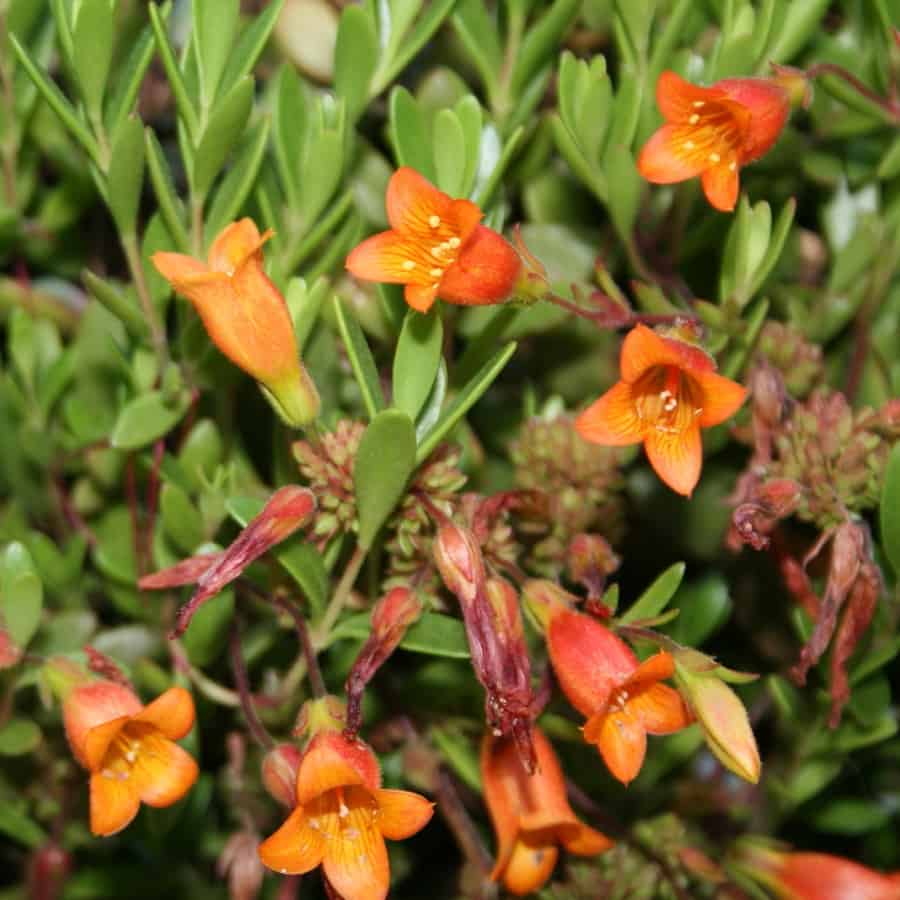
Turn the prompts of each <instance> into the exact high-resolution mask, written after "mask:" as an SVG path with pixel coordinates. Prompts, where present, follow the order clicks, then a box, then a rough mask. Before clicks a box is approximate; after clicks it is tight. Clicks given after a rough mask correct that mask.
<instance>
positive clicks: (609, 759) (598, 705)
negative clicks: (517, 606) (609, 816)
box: [524, 581, 692, 784]
mask: <svg viewBox="0 0 900 900" xmlns="http://www.w3.org/2000/svg"><path fill="white" fill-rule="evenodd" d="M524 596H525V602H526V603H527V604H528V607H529V610H530V611H531V613H532V615H533V616H534V618H535V619H536V620H537V622H538V623H539V625H540V626H541V627H543V629H544V633H545V638H546V640H547V650H548V652H549V654H550V662H551V664H552V666H553V671H554V672H555V673H556V678H557V680H558V681H559V685H560V687H561V688H562V690H563V693H564V694H565V695H566V697H567V698H568V700H569V702H570V703H571V704H572V706H574V707H575V709H577V710H578V711H579V712H580V713H581V714H582V715H583V716H585V717H586V718H587V722H586V723H585V725H584V728H583V729H582V730H583V734H584V739H585V740H586V741H587V742H588V743H589V744H595V745H596V746H597V749H598V751H599V752H600V755H601V756H602V757H603V761H604V762H605V763H606V766H607V768H608V769H609V771H610V772H611V773H612V775H613V776H614V777H615V778H617V779H618V780H619V781H621V782H622V783H623V784H628V783H629V782H631V781H632V780H634V778H635V777H636V776H637V774H638V773H639V772H640V770H641V767H642V766H643V764H644V757H645V756H646V753H647V735H648V734H672V733H673V732H675V731H680V730H681V729H682V728H685V727H686V726H687V725H689V724H691V721H692V717H691V713H690V711H689V710H688V708H687V706H686V705H685V703H684V701H683V700H682V699H681V695H680V694H679V693H678V692H677V691H676V690H675V689H674V688H671V687H669V686H668V685H665V684H662V681H663V680H664V679H666V678H670V677H671V676H672V675H673V673H674V671H675V664H674V661H673V659H672V656H671V655H670V654H669V653H657V654H655V655H654V656H651V657H650V658H649V659H647V660H645V661H644V662H639V660H638V658H637V657H636V656H635V654H634V652H633V651H632V650H631V648H630V647H629V646H628V645H627V644H626V643H625V642H624V641H623V640H621V638H619V637H617V636H616V635H615V634H613V632H612V631H610V630H609V629H608V628H607V627H606V626H605V625H601V624H600V622H598V621H597V620H596V619H594V618H592V617H591V616H587V615H585V614H584V613H579V612H576V611H575V610H574V609H571V608H569V607H568V606H567V604H566V602H565V592H563V591H562V590H561V589H560V588H559V587H558V586H557V585H555V584H553V582H549V581H529V582H527V583H526V585H525V588H524Z"/></svg>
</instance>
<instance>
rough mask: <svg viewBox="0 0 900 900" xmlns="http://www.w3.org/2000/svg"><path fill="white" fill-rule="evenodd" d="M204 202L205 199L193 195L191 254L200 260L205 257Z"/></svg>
mask: <svg viewBox="0 0 900 900" xmlns="http://www.w3.org/2000/svg"><path fill="white" fill-rule="evenodd" d="M203 201H204V198H203V197H200V196H199V195H197V194H194V193H192V194H191V253H192V254H193V255H194V256H196V257H197V258H198V259H201V258H202V257H203Z"/></svg>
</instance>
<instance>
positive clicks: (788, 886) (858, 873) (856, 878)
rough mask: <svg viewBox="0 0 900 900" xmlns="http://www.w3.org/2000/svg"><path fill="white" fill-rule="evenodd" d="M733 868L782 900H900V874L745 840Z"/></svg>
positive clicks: (830, 857) (738, 850) (735, 853)
mask: <svg viewBox="0 0 900 900" xmlns="http://www.w3.org/2000/svg"><path fill="white" fill-rule="evenodd" d="M731 862H732V864H733V865H734V867H735V868H736V869H738V870H739V871H740V872H742V873H743V874H745V875H746V876H748V877H750V878H752V879H753V880H754V881H757V882H758V883H760V884H761V885H763V886H764V887H766V888H767V889H769V890H770V891H772V892H773V893H774V895H775V897H777V898H778V900H897V898H898V897H900V872H894V873H893V874H883V873H881V872H877V871H875V870H874V869H869V868H867V867H866V866H861V865H860V864H859V863H855V862H852V861H851V860H849V859H844V858H843V857H841V856H832V855H830V854H827V853H790V852H786V851H785V850H782V849H779V848H777V847H774V846H772V845H768V844H765V843H762V842H757V841H752V840H746V839H745V840H743V841H741V842H740V843H739V844H738V846H737V848H736V851H735V852H734V854H733V856H732V859H731Z"/></svg>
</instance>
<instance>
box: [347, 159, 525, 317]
mask: <svg viewBox="0 0 900 900" xmlns="http://www.w3.org/2000/svg"><path fill="white" fill-rule="evenodd" d="M386 207H387V216H388V222H389V223H390V226H391V230H390V231H383V232H381V234H376V235H373V236H372V237H370V238H368V239H367V240H365V241H363V242H362V243H361V244H360V245H359V246H358V247H356V248H354V249H353V250H352V251H351V253H350V255H349V256H348V257H347V263H346V265H347V268H348V269H349V270H350V272H352V273H353V274H354V275H355V276H356V277H357V278H361V279H363V280H364V281H381V282H385V283H388V284H405V285H406V289H405V292H404V295H405V297H406V302H407V303H408V304H409V305H410V306H411V307H412V308H413V309H416V310H418V311H419V312H427V311H428V310H429V309H430V308H431V305H432V304H433V303H434V301H435V300H436V299H437V298H438V297H440V298H441V299H442V300H446V301H447V302H448V303H459V304H462V305H464V306H473V305H484V304H489V303H500V302H501V301H503V300H505V299H506V298H507V297H509V296H510V294H511V293H512V292H513V289H514V288H515V286H516V282H517V281H518V278H519V275H520V273H521V271H522V261H521V259H520V257H519V255H518V254H517V253H516V251H515V250H514V249H513V248H512V246H510V244H509V243H507V241H506V240H505V239H504V238H503V237H501V236H500V235H499V234H497V232H496V231H492V230H491V229H490V228H487V227H486V226H484V225H480V224H479V222H480V221H481V217H482V215H483V213H482V212H481V210H480V209H479V208H478V207H477V206H476V205H475V204H474V203H472V202H471V201H470V200H454V199H453V198H452V197H449V196H448V195H447V194H445V193H443V191H439V190H438V189H437V188H436V187H435V186H434V185H433V184H432V183H431V182H430V181H428V180H427V179H426V178H425V177H423V176H422V175H420V174H419V173H418V172H417V171H416V170H415V169H410V168H409V167H406V166H404V167H403V168H402V169H398V170H397V171H396V172H395V173H394V174H393V175H392V176H391V180H390V183H389V184H388V189H387V199H386Z"/></svg>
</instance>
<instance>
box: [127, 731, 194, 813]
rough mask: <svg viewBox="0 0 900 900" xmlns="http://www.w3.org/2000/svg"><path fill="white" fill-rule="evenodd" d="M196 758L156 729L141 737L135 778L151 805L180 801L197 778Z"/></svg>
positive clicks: (135, 766)
mask: <svg viewBox="0 0 900 900" xmlns="http://www.w3.org/2000/svg"><path fill="white" fill-rule="evenodd" d="M197 775H198V770H197V763H196V762H194V758H193V757H192V756H191V755H190V754H189V753H188V752H187V751H186V750H184V749H182V748H181V747H179V746H178V744H175V743H173V742H172V741H170V740H169V739H168V738H165V737H163V736H162V734H160V733H159V732H158V731H156V730H155V729H154V730H153V732H152V733H150V734H147V735H144V736H142V737H141V748H140V751H139V753H138V757H137V760H135V764H134V768H133V769H132V772H131V777H132V778H133V779H134V781H135V784H136V785H137V786H138V788H139V790H140V796H141V800H143V802H144V803H146V804H148V805H149V806H158V807H162V806H171V805H172V804H173V803H177V802H178V801H179V800H180V799H181V798H182V797H183V796H184V795H185V794H186V793H187V792H188V791H189V790H190V789H191V788H192V787H193V786H194V782H195V781H196V780H197Z"/></svg>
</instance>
